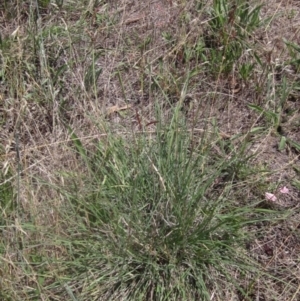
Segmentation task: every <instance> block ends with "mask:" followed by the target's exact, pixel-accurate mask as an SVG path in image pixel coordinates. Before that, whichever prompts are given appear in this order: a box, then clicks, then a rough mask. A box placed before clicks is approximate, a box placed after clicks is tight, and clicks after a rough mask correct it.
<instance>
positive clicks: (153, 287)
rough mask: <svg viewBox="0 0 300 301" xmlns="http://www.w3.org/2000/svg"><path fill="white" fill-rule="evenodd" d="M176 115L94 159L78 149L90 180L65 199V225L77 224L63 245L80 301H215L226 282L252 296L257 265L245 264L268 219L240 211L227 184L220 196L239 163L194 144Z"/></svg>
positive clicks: (108, 146) (250, 207)
mask: <svg viewBox="0 0 300 301" xmlns="http://www.w3.org/2000/svg"><path fill="white" fill-rule="evenodd" d="M176 115H177V114H175V117H174V119H173V120H172V121H171V122H170V124H167V125H162V124H160V125H159V126H158V128H157V130H156V132H155V135H153V136H152V137H151V136H149V134H148V133H144V134H141V136H136V137H128V138H127V139H126V138H120V137H119V136H115V135H113V134H108V136H107V138H106V139H103V140H100V141H99V143H98V145H97V151H96V152H95V153H94V155H92V156H91V155H87V153H86V152H85V151H84V149H83V148H82V145H81V143H80V142H79V141H78V140H77V142H76V145H77V149H78V150H79V151H80V153H81V155H82V157H83V159H84V162H85V164H87V166H88V169H89V176H88V177H87V178H85V179H84V180H83V182H84V184H83V185H77V184H76V185H73V188H72V189H71V191H68V192H64V194H65V195H66V196H67V197H68V199H69V205H70V209H71V210H69V211H68V213H67V214H69V216H68V217H64V218H65V220H72V219H74V218H75V220H74V223H73V227H71V228H69V229H68V231H70V232H69V235H70V236H69V240H68V241H66V242H65V243H66V245H68V246H71V247H70V249H71V250H72V252H71V254H70V255H71V256H72V258H73V262H70V261H68V265H69V266H68V267H69V268H71V267H72V270H73V276H74V278H72V281H71V283H76V285H75V284H74V287H75V286H76V287H78V286H79V287H81V295H85V296H95V300H102V299H103V300H120V298H122V300H195V299H199V300H210V297H211V293H212V291H213V290H215V289H217V290H219V291H220V292H222V291H223V292H224V290H225V289H228V288H225V287H226V286H227V285H226V283H228V282H230V283H232V287H231V288H230V289H234V290H236V289H237V290H240V291H241V292H242V293H243V294H246V293H247V292H245V291H244V290H243V289H242V285H245V284H246V282H247V281H246V278H247V275H248V273H250V274H251V275H253V273H254V272H255V264H254V263H253V261H252V260H251V259H250V258H249V257H247V256H246V255H245V247H246V241H247V239H249V237H248V235H246V231H245V230H246V229H247V225H249V224H251V223H254V222H257V220H258V219H260V218H265V216H264V215H265V214H266V212H267V211H265V210H262V211H261V212H260V213H261V216H259V214H260V213H259V210H258V209H255V208H254V204H250V203H249V204H247V205H245V204H242V202H241V204H240V205H239V204H238V203H237V201H238V200H237V199H236V198H237V195H236V196H235V194H234V193H233V190H232V181H231V180H230V179H229V181H228V182H227V183H225V185H224V186H223V188H222V189H214V187H215V186H214V184H215V182H216V179H218V178H220V177H222V174H223V173H224V172H225V171H226V170H228V169H230V166H231V165H234V164H235V161H236V160H237V158H236V157H235V156H232V157H231V158H230V159H229V160H227V161H225V160H220V159H216V158H214V155H213V150H212V147H211V146H210V145H208V144H207V143H206V142H205V141H206V139H205V137H204V136H203V137H200V138H199V139H197V141H195V139H192V137H191V134H190V133H189V132H188V131H186V129H185V126H184V124H183V122H182V121H180V118H178V117H176ZM181 118H182V117H181ZM243 168H244V167H243ZM69 226H70V225H69ZM72 237H74V240H72V239H71V238H72ZM74 270H75V271H76V272H75V273H74ZM233 272H235V275H236V277H235V278H233V276H232V275H233ZM80 279H84V280H80ZM70 287H71V285H70ZM82 297H83V296H82ZM83 298H84V297H83ZM79 299H80V298H79Z"/></svg>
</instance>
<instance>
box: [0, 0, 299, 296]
mask: <svg viewBox="0 0 300 301" xmlns="http://www.w3.org/2000/svg"><path fill="white" fill-rule="evenodd" d="M12 2H16V4H17V6H16V7H17V8H18V9H16V10H14V8H13V7H10V4H8V6H9V10H10V11H11V15H8V14H6V13H5V12H4V11H3V10H2V11H1V13H0V26H1V32H0V33H1V39H2V41H3V43H7V45H4V44H3V45H4V46H3V47H2V50H1V52H0V59H1V64H2V65H1V70H2V71H1V72H2V73H0V75H1V74H2V76H3V72H5V80H3V81H2V82H1V83H0V112H1V116H0V118H1V121H0V122H1V130H0V137H1V142H0V143H1V146H2V150H1V164H2V173H3V176H2V178H3V183H8V182H12V183H13V186H14V188H15V189H17V191H18V193H17V195H18V198H17V201H18V205H19V206H21V208H22V212H23V214H22V217H21V218H23V219H24V220H26V218H28V216H26V212H28V214H29V212H30V214H31V215H32V216H34V219H35V224H36V225H37V226H38V227H41V226H44V228H43V229H44V231H42V232H40V233H38V234H36V235H37V237H36V238H35V239H36V241H39V240H40V241H47V229H51V228H53V227H54V228H55V229H57V231H58V232H61V231H63V230H62V229H61V226H60V225H59V224H58V223H59V219H60V214H59V212H56V211H55V209H53V210H50V209H49V208H57V207H58V206H59V204H60V203H61V202H62V199H61V197H60V195H59V194H58V193H56V191H55V190H53V189H51V187H52V186H53V187H54V186H55V185H67V184H68V183H67V182H68V180H67V179H66V178H65V177H64V173H66V174H67V173H71V172H77V171H78V170H82V169H83V168H84V167H82V166H81V163H79V161H78V160H77V157H76V156H75V155H74V152H73V151H72V148H71V147H70V146H71V145H72V144H71V142H70V131H69V129H68V128H67V126H66V124H67V125H68V126H69V127H70V128H71V129H72V130H74V131H75V133H76V135H77V136H78V137H80V138H81V141H82V142H83V143H84V145H85V147H87V148H89V147H90V146H91V145H92V143H93V142H94V141H95V140H97V139H102V138H103V137H105V135H106V133H107V126H109V128H110V130H112V131H115V132H116V134H118V135H122V133H127V134H128V133H137V132H140V131H143V130H144V131H149V132H151V131H152V130H154V129H155V126H156V117H155V110H154V103H155V101H157V102H159V103H161V104H164V109H165V114H166V118H168V114H169V113H170V108H171V107H172V106H173V105H175V104H177V103H180V104H182V107H183V110H182V114H184V115H185V116H186V117H187V122H188V124H189V126H190V127H192V126H194V127H196V128H197V129H198V130H201V129H203V128H207V127H209V130H211V131H214V127H213V126H212V124H215V125H216V126H217V128H218V129H219V133H220V136H219V141H216V142H215V143H216V154H218V152H220V154H222V150H220V146H219V142H220V141H228V140H230V141H231V139H232V146H233V148H234V147H235V145H236V144H235V143H236V139H246V136H247V139H250V141H251V145H250V147H249V150H248V151H249V153H250V152H252V153H253V154H254V159H253V161H252V162H253V164H257V166H259V167H264V168H266V169H267V168H268V169H270V170H272V171H273V173H271V174H270V173H268V181H269V183H270V186H269V187H268V188H269V189H271V188H273V191H269V192H274V193H276V195H277V196H278V203H280V204H278V207H279V210H281V209H283V208H285V209H288V210H290V214H289V218H288V219H287V220H285V221H284V222H281V223H280V224H277V225H275V226H274V225H272V226H270V227H269V226H267V227H266V229H265V235H264V236H262V237H257V239H256V240H255V241H253V242H251V244H249V252H250V253H251V254H252V256H253V257H254V258H257V259H258V260H259V261H260V262H261V265H262V267H263V268H264V269H265V271H266V270H267V271H268V272H270V274H271V275H272V276H273V277H274V278H273V280H270V279H269V280H268V281H267V282H264V281H263V280H260V281H259V282H255V283H254V284H253V296H251V298H252V300H260V301H264V300H265V301H271V300H290V301H292V300H294V301H296V300H300V262H299V254H300V232H299V231H300V222H299V221H300V214H299V206H300V185H299V184H300V180H299V174H300V160H299V154H300V148H299V147H297V144H296V146H295V145H292V144H288V143H287V144H286V145H285V147H284V148H283V149H282V150H280V149H279V148H280V147H279V143H280V141H281V137H282V136H284V137H287V138H289V139H291V140H292V141H294V142H296V143H298V146H299V144H300V130H299V125H300V94H299V91H297V90H295V89H293V88H292V85H293V84H294V83H295V82H297V81H298V82H299V74H298V73H297V72H299V69H298V70H295V69H293V66H290V65H288V64H285V63H286V62H287V61H288V60H289V59H290V53H289V52H288V49H287V46H286V45H285V43H284V41H283V39H286V40H288V41H292V42H294V43H296V44H298V45H300V32H299V30H300V6H299V1H290V0H287V1H278V0H271V1H266V2H265V4H266V5H265V6H264V7H263V8H262V13H261V18H262V19H265V18H268V17H270V19H269V21H268V22H267V23H266V24H265V25H264V26H263V27H260V28H258V29H257V30H255V32H254V33H253V34H252V35H250V36H249V41H247V43H249V45H251V47H252V49H250V48H249V49H248V50H249V51H245V52H244V53H243V58H242V60H245V61H253V57H251V51H252V50H253V51H254V50H255V51H256V52H257V53H258V55H259V57H260V59H261V61H262V65H261V66H259V65H258V64H256V65H255V68H254V72H253V73H252V74H251V76H249V77H248V78H246V79H242V78H241V76H240V75H239V73H238V70H237V68H238V67H237V66H235V65H233V67H232V70H231V71H230V72H229V73H227V74H223V73H221V72H217V73H216V74H212V73H209V72H208V69H207V68H206V64H207V63H206V62H203V61H202V62H200V60H198V58H197V57H196V55H195V54H194V53H193V51H194V49H195V47H196V45H197V41H198V38H199V37H204V38H205V37H207V39H210V34H211V33H210V29H209V27H208V22H209V15H207V14H199V11H200V10H204V8H205V7H208V6H209V5H211V3H210V1H207V3H205V4H202V5H203V7H202V8H200V4H201V1H193V0H168V1H167V0H155V1H152V0H144V1H135V0H115V1H81V2H80V1H78V2H76V1H64V4H63V6H62V8H59V6H58V5H57V4H55V1H51V2H53V3H52V4H50V5H48V6H47V7H46V6H45V8H44V9H40V12H39V14H40V19H39V22H40V23H38V24H39V25H40V27H39V28H34V27H33V26H32V20H33V19H34V18H35V17H36V16H35V14H36V11H35V10H34V9H33V6H34V1H22V2H23V3H21V2H20V1H12ZM58 2H59V1H58ZM79 2H80V3H79ZM202 2H206V1H202ZM251 2H253V1H251ZM262 2H264V1H262ZM0 6H1V4H0ZM74 7H77V10H75V9H74ZM197 7H198V8H197ZM80 9H82V11H78V10H80ZM199 16H200V17H199ZM37 35H41V36H42V37H43V45H42V47H44V52H43V51H37V50H36V49H35V48H34V44H35V42H37V41H36V40H35V37H36V36H37ZM34 41H35V42H34ZM212 47H214V46H212ZM249 47H250V46H249ZM185 51H190V57H189V58H188V59H187V58H186V54H185ZM37 62H39V63H37ZM35 64H38V65H39V67H38V68H37V67H36V66H35ZM197 64H198V66H197ZM201 64H202V65H203V66H202V65H201ZM236 65H238V63H237V64H236ZM196 67H198V68H197V72H195V74H192V71H193V70H196V69H195V68H196ZM215 68H216V67H215ZM216 69H217V68H216ZM91 70H96V71H97V70H98V71H99V77H98V78H97V79H96V81H95V83H94V82H93V79H92V78H91V76H90V74H91ZM49 76H50V77H51V78H52V80H51V81H48V80H47V78H48V77H49ZM284 80H285V81H286V83H287V84H286V85H287V86H288V88H287V91H288V95H286V96H283V94H284V92H283V88H281V87H282V86H283V85H284V83H283V81H284ZM284 97H285V98H286V101H285V103H284V106H283V108H282V111H281V114H280V122H279V123H276V122H273V121H272V120H271V121H270V120H267V119H266V118H264V116H263V114H260V113H258V112H257V111H255V110H253V109H251V108H250V107H249V104H254V105H256V106H259V107H263V108H264V109H266V110H267V109H268V110H273V109H274V108H275V107H276V104H277V103H278V101H280V100H281V98H284ZM104 121H105V122H104ZM107 122H108V125H107ZM258 128H259V129H258ZM253 129H258V130H257V131H255V132H254V131H253V136H251V135H247V133H248V132H249V131H251V130H253ZM235 137H237V138H236V139H235ZM238 141H239V140H238ZM20 168H21V171H20ZM18 179H19V180H20V181H18ZM40 181H45V182H47V183H48V184H49V189H46V188H45V186H42V185H40V184H39V183H40ZM245 181H247V179H245ZM251 181H252V182H251V183H250V184H249V191H245V192H243V193H242V194H241V198H242V197H243V195H245V196H251V195H252V194H256V195H257V194H261V197H262V198H264V191H261V190H259V189H256V186H258V185H259V178H255V176H254V177H252V180H251ZM2 185H4V184H2ZM297 185H298V186H297ZM283 186H286V187H288V188H289V191H290V192H289V194H288V195H284V196H283V195H281V194H280V193H278V191H279V188H281V187H283ZM0 197H1V196H0ZM45 203H46V204H47V206H44V205H42V204H45ZM3 214H5V213H3ZM5 217H6V218H9V217H8V216H5ZM19 218H20V217H19ZM19 222H20V220H19V221H18V220H15V231H16V232H18V231H23V230H22V229H21V227H18V224H17V223H19ZM263 226H264V225H258V227H263ZM25 232H26V230H25ZM3 233H4V232H3ZM2 235H4V236H5V235H7V237H9V235H10V233H9V231H6V232H5V233H4V234H2ZM4 236H3V237H4ZM25 237H26V233H25ZM48 251H50V250H48ZM65 251H66V250H53V252H57V256H63V255H62V254H64V252H65ZM14 256H17V254H13V253H11V252H8V251H7V252H4V253H3V254H2V255H1V261H3V262H5V263H7V265H6V264H4V265H2V266H5V268H4V269H3V267H0V273H1V277H2V280H1V286H2V287H3V288H5V289H7V288H8V287H15V289H17V288H18V287H19V286H20V285H21V284H22V283H23V284H24V281H25V283H26V281H28V285H30V281H33V282H34V281H37V280H36V279H29V280H28V279H27V280H24V277H25V276H24V274H23V272H22V269H21V268H20V267H17V266H16V265H15V264H14V261H15V259H14ZM8 263H9V264H8ZM5 275H9V276H8V277H7V278H6V279H5ZM25 278H26V277H25ZM282 280H283V281H285V283H288V285H283V284H282V282H281V281H282ZM0 296H1V293H0ZM15 298H16V299H15V300H19V299H17V297H16V296H15ZM226 298H227V299H226V300H242V299H241V298H240V297H239V296H230V297H229V296H228V297H226ZM229 298H230V299H229ZM49 300H50V299H49ZM51 300H52V299H51ZM53 300H54V299H53ZM212 300H213V299H212ZM224 300H225V299H224Z"/></svg>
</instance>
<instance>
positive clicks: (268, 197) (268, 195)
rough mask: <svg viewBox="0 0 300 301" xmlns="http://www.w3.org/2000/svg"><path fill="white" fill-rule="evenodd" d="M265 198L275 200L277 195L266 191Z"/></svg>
mask: <svg viewBox="0 0 300 301" xmlns="http://www.w3.org/2000/svg"><path fill="white" fill-rule="evenodd" d="M265 198H266V199H267V200H268V201H272V202H276V201H277V197H276V196H275V195H274V194H273V193H269V192H266V193H265Z"/></svg>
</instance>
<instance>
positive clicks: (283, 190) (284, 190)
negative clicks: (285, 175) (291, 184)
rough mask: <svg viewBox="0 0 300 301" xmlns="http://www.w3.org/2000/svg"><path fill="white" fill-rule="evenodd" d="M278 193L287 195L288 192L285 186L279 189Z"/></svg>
mask: <svg viewBox="0 0 300 301" xmlns="http://www.w3.org/2000/svg"><path fill="white" fill-rule="evenodd" d="M279 191H280V192H281V193H289V192H290V191H289V189H288V188H287V187H286V186H284V187H283V188H281V189H280V190H279Z"/></svg>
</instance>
